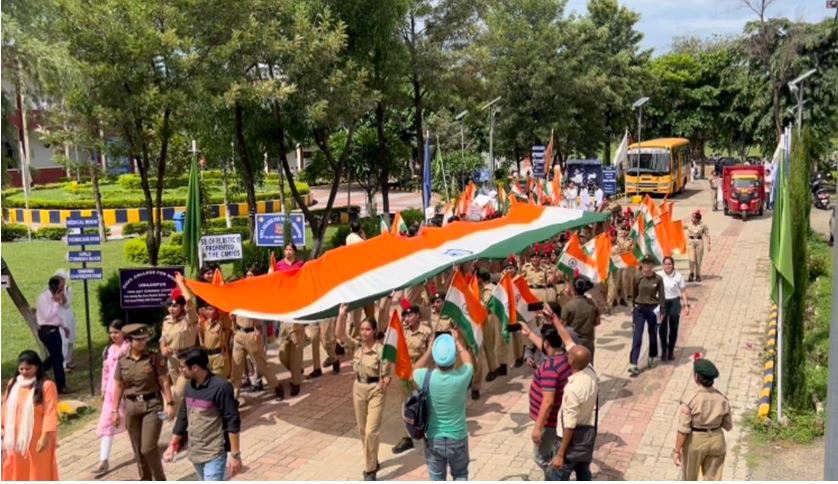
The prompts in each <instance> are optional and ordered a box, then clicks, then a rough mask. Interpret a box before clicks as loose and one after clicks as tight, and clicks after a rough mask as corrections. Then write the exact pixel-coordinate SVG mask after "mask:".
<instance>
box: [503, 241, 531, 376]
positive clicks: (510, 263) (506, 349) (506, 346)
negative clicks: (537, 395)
mask: <svg viewBox="0 0 838 484" xmlns="http://www.w3.org/2000/svg"><path fill="white" fill-rule="evenodd" d="M506 273H508V274H509V275H510V276H511V277H512V278H513V279H514V278H515V277H516V276H517V275H518V262H517V261H516V259H515V256H514V255H510V256H509V257H508V258H507V259H506V263H505V264H504V266H503V272H502V274H501V277H502V276H503V274H506ZM510 333H511V335H510V338H509V341H504V342H502V343H501V344H500V345H499V346H500V353H499V357H498V361H499V362H500V366H499V367H498V376H506V375H507V374H508V372H509V367H508V364H507V363H508V362H509V355H510V354H511V355H512V358H513V362H514V365H515V368H520V367H521V366H523V365H524V345H525V344H526V342H525V341H524V337H523V336H522V335H521V332H520V331H513V332H510ZM510 347H511V348H510ZM510 350H511V351H510Z"/></svg>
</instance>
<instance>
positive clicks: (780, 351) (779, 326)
mask: <svg viewBox="0 0 838 484" xmlns="http://www.w3.org/2000/svg"><path fill="white" fill-rule="evenodd" d="M779 286H780V287H779V291H780V292H779V297H778V299H779V304H778V305H777V421H778V422H780V423H782V422H783V306H784V304H783V301H784V299H783V283H782V282H781V283H780V284H779Z"/></svg>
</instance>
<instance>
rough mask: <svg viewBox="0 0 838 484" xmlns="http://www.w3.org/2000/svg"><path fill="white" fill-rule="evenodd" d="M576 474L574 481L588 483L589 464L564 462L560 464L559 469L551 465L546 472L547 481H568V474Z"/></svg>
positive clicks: (589, 475)
mask: <svg viewBox="0 0 838 484" xmlns="http://www.w3.org/2000/svg"><path fill="white" fill-rule="evenodd" d="M574 471H575V472H576V480H577V481H590V480H591V463H590V462H584V463H576V464H574V463H573V462H565V463H564V464H562V467H561V468H560V469H556V468H555V467H553V466H552V465H551V466H550V468H549V469H548V470H547V480H548V481H569V480H570V473H571V472H574Z"/></svg>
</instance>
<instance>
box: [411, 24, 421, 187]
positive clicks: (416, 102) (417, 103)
mask: <svg viewBox="0 0 838 484" xmlns="http://www.w3.org/2000/svg"><path fill="white" fill-rule="evenodd" d="M416 38H417V34H416V17H415V16H414V14H413V12H411V14H410V42H409V43H408V44H409V45H408V47H409V48H410V57H411V66H412V68H411V73H410V84H411V85H412V86H413V109H414V110H415V111H416V115H415V116H414V118H413V129H414V131H416V159H415V160H414V162H413V166H412V168H411V173H413V172H415V169H416V168H417V167H421V166H422V164H421V159H422V150H423V147H424V146H425V134H424V117H423V116H424V113H423V112H422V111H423V109H424V106H423V105H424V103H423V100H422V82H421V79H420V76H419V68H418V62H419V61H418V59H417V57H418V55H419V52H418V48H417V45H416Z"/></svg>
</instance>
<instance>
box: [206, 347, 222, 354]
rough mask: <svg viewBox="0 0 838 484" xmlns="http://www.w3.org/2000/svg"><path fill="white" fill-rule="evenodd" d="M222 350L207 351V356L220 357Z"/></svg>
mask: <svg viewBox="0 0 838 484" xmlns="http://www.w3.org/2000/svg"><path fill="white" fill-rule="evenodd" d="M223 351H224V350H223V349H221V348H216V349H214V350H207V356H214V355H220V354H221V353H222V352H223Z"/></svg>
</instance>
